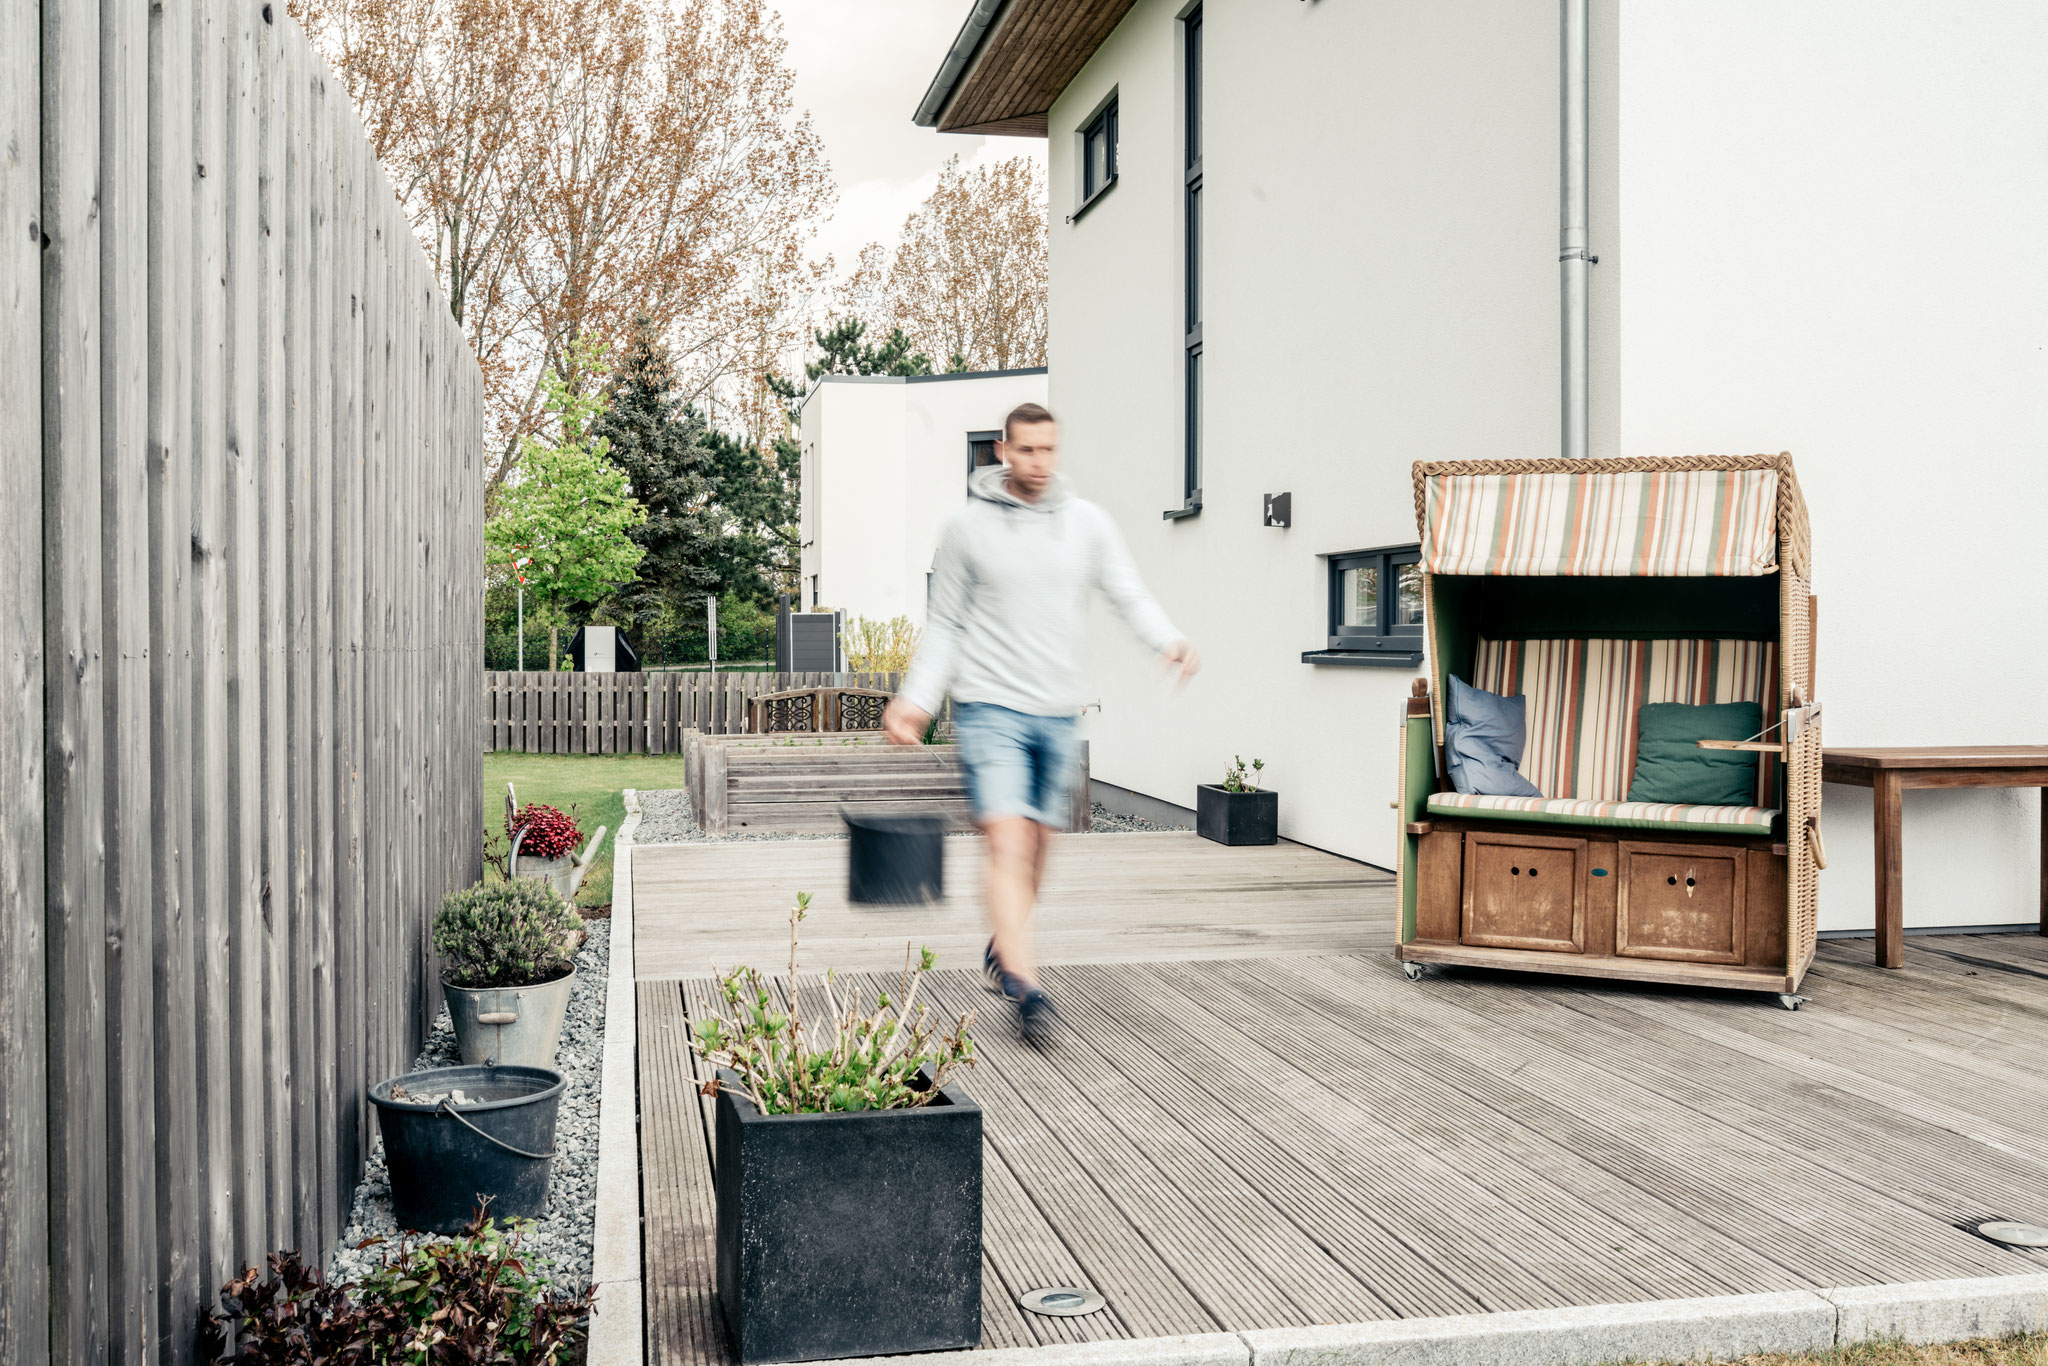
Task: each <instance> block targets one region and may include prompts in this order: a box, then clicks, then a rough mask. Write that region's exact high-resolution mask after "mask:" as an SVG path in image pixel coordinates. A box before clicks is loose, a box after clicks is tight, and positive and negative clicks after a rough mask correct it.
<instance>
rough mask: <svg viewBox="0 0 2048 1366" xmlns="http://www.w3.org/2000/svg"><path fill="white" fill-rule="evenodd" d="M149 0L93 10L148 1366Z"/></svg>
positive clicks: (126, 1121)
mask: <svg viewBox="0 0 2048 1366" xmlns="http://www.w3.org/2000/svg"><path fill="white" fill-rule="evenodd" d="M149 28H150V15H149V5H148V0H103V3H102V4H101V6H100V44H99V62H100V111H99V112H100V117H99V163H100V180H99V192H98V212H99V220H100V240H99V250H100V272H99V273H100V291H99V318H98V326H97V334H98V339H99V352H100V356H99V362H100V368H99V382H100V391H99V400H100V450H99V474H100V517H101V521H100V527H99V531H100V545H101V553H102V557H103V562H102V568H101V594H102V595H101V605H100V631H101V640H100V645H99V654H100V662H101V668H102V674H103V679H104V685H105V694H104V699H103V700H104V705H105V711H104V713H103V716H102V720H101V723H100V726H99V729H98V733H97V734H95V735H94V736H92V737H91V743H90V749H91V754H92V758H91V762H94V763H100V764H103V765H104V766H105V783H106V811H105V817H104V819H105V822H106V889H105V897H106V923H105V926H104V930H103V933H104V940H103V943H104V952H105V956H106V993H107V994H106V1004H105V1017H106V1026H105V1027H106V1057H105V1070H106V1086H107V1099H106V1106H107V1132H106V1161H107V1169H106V1173H105V1177H104V1180H105V1182H106V1190H107V1198H108V1204H109V1208H108V1211H107V1214H108V1226H107V1230H106V1246H107V1271H106V1274H107V1327H106V1333H107V1359H108V1360H109V1361H113V1362H122V1363H139V1362H143V1361H150V1360H154V1354H153V1353H152V1352H151V1351H150V1346H151V1344H152V1342H153V1341H154V1339H155V1336H156V1320H157V1294H156V1288H157V1285H156V1270H157V1268H156V1231H157V1211H156V1161H155V1105H156V1096H155V1090H156V1084H155V1072H156V1059H155V1043H154V1010H153V1006H152V1001H153V999H154V989H153V985H152V982H151V974H152V971H153V969H152V963H153V960H154V958H155V949H154V943H155V932H154V931H155V924H154V920H155V917H154V893H153V890H152V888H153V886H154V883H155V869H156V864H157V860H156V857H155V850H154V849H153V847H152V838H151V836H152V820H151V807H152V802H151V791H152V787H153V779H152V766H151V727H150V714H151V696H150V667H151V664H150V661H151V639H150V631H151V626H152V617H151V612H150V607H151V599H150V536H149V530H150V517H149V507H150V477H149V459H148V420H149V328H148V320H149V303H148V294H147V281H148V278H149V229H148V225H147V208H148V198H149Z"/></svg>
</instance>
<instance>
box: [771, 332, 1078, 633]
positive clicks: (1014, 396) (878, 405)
mask: <svg viewBox="0 0 2048 1366" xmlns="http://www.w3.org/2000/svg"><path fill="white" fill-rule="evenodd" d="M1045 400H1046V376H1045V373H1044V372H1043V371H1024V372H1004V373H996V374H986V375H967V376H944V377H939V376H934V377H930V378H920V379H915V380H904V379H896V378H890V377H886V376H869V375H861V376H851V375H829V376H826V377H825V378H824V379H821V380H820V381H818V383H817V385H816V386H815V387H814V388H813V389H812V391H811V394H810V397H809V398H808V399H806V400H805V403H804V409H803V416H802V420H801V423H800V428H799V439H800V441H801V442H802V445H803V451H804V467H803V483H802V499H803V518H802V526H803V536H804V547H803V558H802V572H803V589H804V602H803V605H804V606H805V607H809V606H811V584H812V576H813V575H816V576H818V583H819V586H820V589H821V591H822V594H823V598H822V600H823V602H824V604H825V606H827V607H836V608H841V609H843V610H844V611H845V612H846V614H847V615H848V616H849V617H852V616H865V617H873V618H881V619H886V618H889V617H896V616H907V617H909V618H910V619H911V620H912V621H913V622H916V623H917V624H918V625H920V626H922V625H923V623H924V614H925V572H926V571H927V570H928V569H930V568H931V563H932V555H933V552H934V551H936V550H937V548H938V540H939V535H940V533H941V532H942V531H943V529H944V527H945V523H946V519H947V518H948V517H949V516H951V515H952V513H953V511H954V510H955V509H956V508H958V507H959V506H960V503H961V500H962V499H963V498H965V497H966V492H967V434H968V433H969V432H977V431H995V430H997V429H999V428H1001V426H1002V425H1003V418H1004V416H1005V415H1006V414H1008V413H1009V411H1010V410H1011V409H1012V408H1014V407H1016V406H1017V405H1018V404H1020V403H1026V402H1031V403H1044V402H1045Z"/></svg>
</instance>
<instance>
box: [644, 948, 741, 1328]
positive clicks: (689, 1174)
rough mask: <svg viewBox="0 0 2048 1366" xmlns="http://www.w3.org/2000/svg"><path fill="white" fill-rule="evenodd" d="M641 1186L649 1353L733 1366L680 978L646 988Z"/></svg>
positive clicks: (648, 984)
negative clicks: (721, 1301) (723, 1324)
mask: <svg viewBox="0 0 2048 1366" xmlns="http://www.w3.org/2000/svg"><path fill="white" fill-rule="evenodd" d="M639 1013H640V1020H639V1030H640V1049H639V1051H640V1145H641V1189H642V1192H643V1195H642V1199H643V1200H644V1202H645V1208H646V1211H647V1213H646V1232H645V1234H644V1235H643V1236H644V1238H645V1245H646V1253H647V1256H646V1259H645V1262H644V1265H645V1266H646V1268H647V1270H646V1273H645V1277H644V1293H645V1297H646V1304H647V1344H648V1353H649V1357H650V1359H651V1360H653V1361H657V1362H662V1363H679V1364H680V1366H726V1364H727V1363H729V1362H730V1361H731V1360H732V1355H731V1352H730V1350H729V1348H728V1347H727V1345H726V1341H725V1335H724V1332H723V1329H722V1327H721V1323H720V1319H719V1313H718V1279H717V1267H716V1265H715V1262H714V1258H715V1255H716V1246H717V1244H716V1241H715V1240H716V1235H717V1208H716V1200H715V1197H714V1195H713V1193H712V1189H711V1156H710V1152H709V1150H708V1148H707V1146H706V1143H705V1135H704V1124H703V1119H702V1117H701V1115H700V1112H699V1110H698V1103H697V1097H696V1088H695V1085H694V1076H693V1072H692V1066H691V1059H690V1054H689V1044H688V1037H689V1017H688V1015H687V1014H686V1013H685V1011H684V1005H683V996H682V991H681V989H680V987H678V985H677V984H676V983H674V982H643V983H642V984H641V985H640V988H639Z"/></svg>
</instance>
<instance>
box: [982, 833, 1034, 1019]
mask: <svg viewBox="0 0 2048 1366" xmlns="http://www.w3.org/2000/svg"><path fill="white" fill-rule="evenodd" d="M981 828H982V831H983V833H985V834H986V835H987V836H988V888H987V896H988V924H989V931H990V933H991V935H992V936H993V938H994V940H995V946H996V958H997V960H998V961H999V962H1001V964H1002V965H1003V970H1004V971H1005V972H1007V973H1009V974H1010V975H1011V976H1013V977H1017V978H1020V979H1022V980H1023V981H1024V982H1025V983H1026V984H1027V985H1030V986H1037V985H1038V955H1037V954H1036V953H1035V952H1034V951H1033V948H1032V943H1031V907H1032V903H1033V902H1035V901H1036V900H1037V899H1038V880H1039V876H1040V874H1041V873H1042V872H1043V871H1044V868H1045V840H1044V829H1043V827H1042V826H1040V825H1039V824H1038V822H1037V821H1034V820H1032V819H1030V818H1029V817H1026V816H998V817H995V818H993V819H991V820H986V821H983V822H982V826H981Z"/></svg>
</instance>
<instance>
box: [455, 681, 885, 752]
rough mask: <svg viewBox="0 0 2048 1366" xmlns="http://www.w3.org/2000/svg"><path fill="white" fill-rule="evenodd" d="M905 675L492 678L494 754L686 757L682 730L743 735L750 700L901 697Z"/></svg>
mask: <svg viewBox="0 0 2048 1366" xmlns="http://www.w3.org/2000/svg"><path fill="white" fill-rule="evenodd" d="M902 681H903V675H902V674H900V673H881V674H866V673H840V674H834V673H721V674H711V673H620V674H584V673H549V672H547V671H545V670H543V671H541V672H539V673H535V672H532V671H528V672H526V673H510V672H508V673H486V674H485V675H484V740H483V747H484V748H485V749H487V750H501V749H509V750H518V751H520V752H522V753H526V754H679V753H681V752H682V747H683V732H684V731H686V730H700V731H703V732H704V733H705V734H707V735H737V734H739V733H741V732H743V731H745V730H746V729H747V700H748V699H749V698H754V697H759V696H760V695H761V694H762V693H765V692H780V691H782V690H783V689H785V688H808V687H816V686H819V685H820V684H826V685H835V686H839V687H848V688H882V689H886V690H887V691H890V692H894V691H895V690H896V688H897V686H898V685H899V684H900V683H901V682H902Z"/></svg>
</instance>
